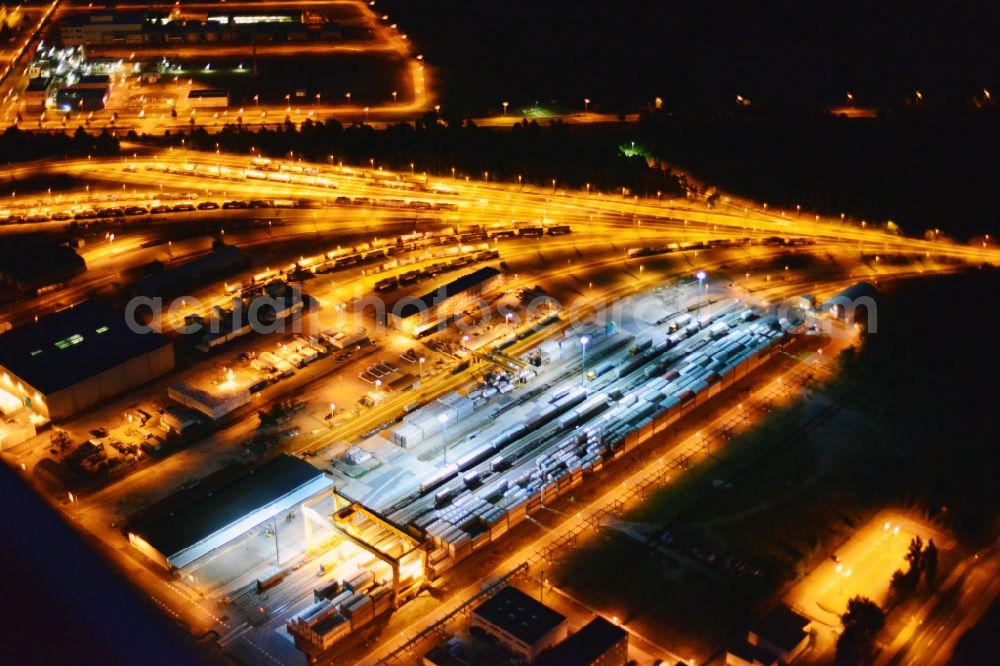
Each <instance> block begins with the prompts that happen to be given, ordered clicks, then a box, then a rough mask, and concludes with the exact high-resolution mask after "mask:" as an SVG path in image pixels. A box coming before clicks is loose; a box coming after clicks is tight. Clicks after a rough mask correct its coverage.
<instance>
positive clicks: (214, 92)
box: [188, 88, 229, 99]
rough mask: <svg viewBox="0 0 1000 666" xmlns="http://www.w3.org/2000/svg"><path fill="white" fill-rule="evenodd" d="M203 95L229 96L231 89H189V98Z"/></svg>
mask: <svg viewBox="0 0 1000 666" xmlns="http://www.w3.org/2000/svg"><path fill="white" fill-rule="evenodd" d="M202 97H229V91H228V90H222V89H221V88H197V89H195V90H189V91H188V99H191V98H195V99H198V98H202Z"/></svg>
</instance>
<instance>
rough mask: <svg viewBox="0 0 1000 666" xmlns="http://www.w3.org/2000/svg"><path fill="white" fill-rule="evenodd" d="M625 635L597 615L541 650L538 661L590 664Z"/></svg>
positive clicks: (550, 665) (548, 664)
mask: <svg viewBox="0 0 1000 666" xmlns="http://www.w3.org/2000/svg"><path fill="white" fill-rule="evenodd" d="M627 636H628V632H626V631H625V630H624V629H622V628H621V627H619V626H616V625H614V624H611V623H610V622H608V621H607V620H605V619H604V618H603V617H600V616H598V617H595V618H594V619H593V620H591V621H590V622H588V623H587V625H586V626H584V627H583V629H581V630H580V631H578V632H576V633H575V634H573V635H572V636H570V637H569V638H567V639H566V640H564V641H563V642H562V643H560V644H559V645H557V646H555V647H554V648H552V649H551V650H546V651H545V652H543V653H542V654H541V656H540V657H539V660H538V663H539V664H541V665H543V666H558V665H560V664H592V663H594V662H595V661H597V660H598V659H599V658H600V657H601V656H603V655H604V654H605V653H607V651H608V650H610V649H611V648H612V647H614V646H615V645H617V644H618V643H619V641H621V640H622V639H623V638H625V637H627Z"/></svg>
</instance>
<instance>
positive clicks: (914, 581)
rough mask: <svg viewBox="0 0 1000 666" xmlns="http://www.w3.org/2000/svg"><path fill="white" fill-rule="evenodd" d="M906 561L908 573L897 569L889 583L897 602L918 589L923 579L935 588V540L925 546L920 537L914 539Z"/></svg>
mask: <svg viewBox="0 0 1000 666" xmlns="http://www.w3.org/2000/svg"><path fill="white" fill-rule="evenodd" d="M904 559H905V560H906V562H907V568H906V571H903V570H902V569H897V570H896V573H894V574H893V575H892V580H891V581H890V582H889V592H890V594H891V595H892V598H893V600H895V601H899V600H901V599H902V598H903V597H905V596H906V595H908V594H909V593H910V592H912V591H913V590H915V589H917V585H919V584H920V579H921V578H923V579H924V580H925V581H926V582H927V586H928V587H933V586H934V581H935V580H936V578H937V567H938V550H937V546H935V545H934V539H931V540H930V541H928V542H927V545H926V546H925V545H924V542H923V539H921V538H920V536H919V535H917V536H915V537H913V539H911V540H910V547H909V549H908V550H907V551H906V555H905V558H904Z"/></svg>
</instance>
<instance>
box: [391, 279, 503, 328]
mask: <svg viewBox="0 0 1000 666" xmlns="http://www.w3.org/2000/svg"><path fill="white" fill-rule="evenodd" d="M497 275H500V269H498V268H494V267H493V266H484V267H483V268H480V269H479V270H477V271H473V272H471V273H466V274H465V275H463V276H461V277H459V278H455V279H454V280H452V281H451V282H449V283H448V284H444V285H441V286H440V287H438V288H437V289H435V290H434V291H430V292H427V293H426V294H424V295H423V296H420V297H419V298H417V299H416V300H417V301H420V302H422V303H423V304H424V307H425V308H431V307H433V306H435V305H437V304H438V303H441V302H442V301H444V300H446V299H449V298H451V297H452V296H455V295H456V294H460V293H462V292H463V291H466V290H468V289H471V288H472V287H475V286H477V285H479V284H482V283H483V282H486V281H487V280H489V279H490V278H493V277H496V276H497ZM404 298H405V299H410V300H412V297H410V296H407V297H404ZM419 312H420V308H419V306H418V305H417V304H416V303H412V302H410V303H406V304H405V305H404V306H403V307H401V308H400V310H399V316H400V317H401V318H403V319H405V318H406V317H411V316H413V315H415V314H418V313H419Z"/></svg>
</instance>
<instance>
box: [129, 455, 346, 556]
mask: <svg viewBox="0 0 1000 666" xmlns="http://www.w3.org/2000/svg"><path fill="white" fill-rule="evenodd" d="M320 480H321V481H325V482H326V483H325V484H319V485H323V486H326V487H328V486H329V485H332V483H331V482H330V481H329V480H328V479H326V477H325V476H324V475H323V472H322V471H320V470H319V469H317V468H315V467H313V466H312V465H310V464H309V463H307V462H305V461H304V460H300V459H299V458H296V457H294V456H290V455H286V454H282V455H280V456H278V457H276V458H273V459H271V460H269V461H268V462H266V463H264V464H263V465H261V466H259V467H255V468H253V469H251V470H249V471H248V472H247V473H246V474H243V475H242V476H240V477H238V478H236V479H234V480H232V481H230V482H229V483H227V484H226V485H223V486H222V487H221V488H218V489H216V490H214V491H212V492H211V493H209V494H208V495H204V496H202V497H200V498H198V499H197V500H195V501H193V502H191V503H190V504H188V505H186V506H184V507H181V508H180V509H176V510H174V511H171V512H170V513H169V514H167V515H165V516H159V517H154V518H152V519H150V520H149V521H148V522H146V523H145V524H140V525H138V526H136V527H135V528H134V529H132V530H131V531H132V532H133V533H135V534H137V535H139V536H140V537H142V539H143V540H144V541H146V543H148V544H149V545H151V546H152V547H153V548H155V549H156V550H158V551H159V552H160V553H162V554H163V555H164V556H165V557H166V558H167V559H168V560H169V559H170V558H172V557H175V556H177V555H179V554H181V553H183V552H184V551H185V550H187V549H189V548H191V547H192V546H196V545H198V544H200V543H202V542H204V541H207V540H209V539H211V538H212V537H214V536H216V535H219V534H220V533H221V532H224V531H225V530H226V529H227V528H230V527H232V526H234V525H236V524H238V523H241V522H243V521H244V519H246V518H247V517H249V516H251V515H252V514H254V513H255V512H261V511H263V510H265V509H268V508H269V507H271V505H273V504H275V503H278V502H279V501H280V500H281V499H282V498H285V497H287V496H289V495H292V494H293V493H295V492H296V491H298V490H300V489H302V488H304V487H306V486H310V485H312V484H314V483H315V482H316V481H320ZM281 510H282V509H281V508H279V509H277V511H276V513H277V512H280V511H281ZM269 517H270V516H269V515H266V513H265V514H263V515H261V516H260V520H257V521H256V522H254V523H253V524H251V525H248V527H247V529H252V528H253V527H254V526H256V525H257V524H259V523H260V522H263V520H266V519H267V518H269ZM243 531H245V530H243ZM241 533H242V532H240V533H237V534H234V535H233V536H232V537H231V538H236V537H237V536H239V534H241ZM229 540H230V539H225V541H222V542H221V543H219V544H217V546H221V545H223V544H224V543H226V542H228V541H229ZM191 561H193V560H191ZM178 566H183V565H178Z"/></svg>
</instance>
